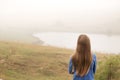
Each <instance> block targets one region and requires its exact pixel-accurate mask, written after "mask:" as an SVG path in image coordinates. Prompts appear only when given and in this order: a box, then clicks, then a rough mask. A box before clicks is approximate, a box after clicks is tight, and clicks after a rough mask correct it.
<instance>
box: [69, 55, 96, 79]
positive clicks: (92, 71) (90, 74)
mask: <svg viewBox="0 0 120 80" xmlns="http://www.w3.org/2000/svg"><path fill="white" fill-rule="evenodd" d="M96 64H97V61H96V55H95V54H93V60H92V63H91V66H90V69H89V71H88V73H87V74H86V75H85V76H83V77H80V76H78V75H76V71H75V70H73V63H72V59H71V58H70V61H69V68H68V71H69V73H70V74H73V80H94V74H95V72H96Z"/></svg>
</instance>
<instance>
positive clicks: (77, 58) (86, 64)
mask: <svg viewBox="0 0 120 80" xmlns="http://www.w3.org/2000/svg"><path fill="white" fill-rule="evenodd" d="M72 62H73V65H74V68H75V70H76V74H77V75H80V76H84V75H86V74H87V72H88V70H89V68H90V65H91V62H92V55H91V45H90V40H89V38H88V36H87V35H84V34H82V35H80V36H79V37H78V41H77V47H76V52H75V54H73V56H72Z"/></svg>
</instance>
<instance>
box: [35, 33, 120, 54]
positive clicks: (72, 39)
mask: <svg viewBox="0 0 120 80" xmlns="http://www.w3.org/2000/svg"><path fill="white" fill-rule="evenodd" d="M80 34H82V33H71V32H40V33H34V34H33V36H34V37H36V38H39V39H40V40H42V41H43V42H44V44H43V45H50V46H56V47H62V48H68V49H75V48H76V43H77V38H78V36H79V35H80ZM85 34H87V33H85ZM87 35H88V37H89V38H90V41H91V48H92V51H98V52H103V53H115V54H118V53H120V35H105V34H87Z"/></svg>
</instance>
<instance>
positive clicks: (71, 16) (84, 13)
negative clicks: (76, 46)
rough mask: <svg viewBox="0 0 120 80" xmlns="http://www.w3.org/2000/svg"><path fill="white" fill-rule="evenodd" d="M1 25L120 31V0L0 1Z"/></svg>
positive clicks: (100, 31) (43, 28)
mask: <svg viewBox="0 0 120 80" xmlns="http://www.w3.org/2000/svg"><path fill="white" fill-rule="evenodd" d="M0 27H10V28H18V29H19V28H30V27H34V28H39V29H40V30H41V31H72V32H95V33H96V32H98V33H114V34H118V33H119V34H120V0H0Z"/></svg>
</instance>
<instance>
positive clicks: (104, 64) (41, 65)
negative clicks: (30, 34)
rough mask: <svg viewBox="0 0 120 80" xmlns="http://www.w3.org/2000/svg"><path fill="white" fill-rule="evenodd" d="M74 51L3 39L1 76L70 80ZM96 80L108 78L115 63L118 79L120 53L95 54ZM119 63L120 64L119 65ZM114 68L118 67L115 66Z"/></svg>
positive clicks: (5, 78)
mask: <svg viewBox="0 0 120 80" xmlns="http://www.w3.org/2000/svg"><path fill="white" fill-rule="evenodd" d="M73 52H74V51H73V50H68V49H64V48H56V47H51V46H40V45H32V44H21V43H14V42H4V41H0V78H2V79H3V80H71V79H72V75H69V74H68V62H69V58H70V55H71V54H72V53H73ZM96 55H97V59H98V66H97V72H96V75H95V79H96V80H107V79H106V78H107V76H108V73H109V71H110V70H109V66H108V64H110V63H112V64H113V65H114V67H113V68H112V69H113V70H112V80H119V79H120V78H119V74H120V61H119V60H120V59H119V58H120V55H108V54H96ZM118 64H119V65H118ZM114 68H115V69H114Z"/></svg>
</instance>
